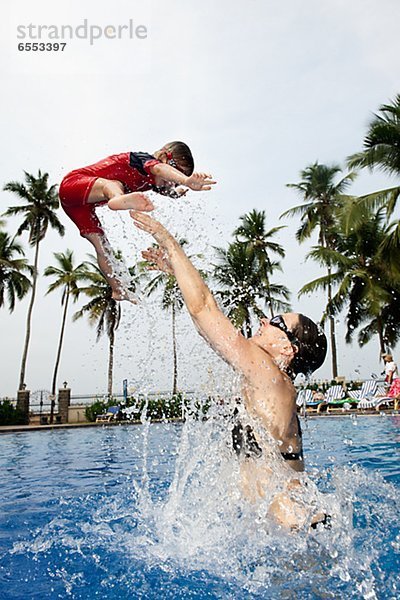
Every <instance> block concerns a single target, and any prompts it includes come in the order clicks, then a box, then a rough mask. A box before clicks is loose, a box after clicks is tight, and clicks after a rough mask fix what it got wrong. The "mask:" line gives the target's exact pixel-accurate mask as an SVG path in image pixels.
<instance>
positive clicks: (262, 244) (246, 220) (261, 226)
mask: <svg viewBox="0 0 400 600" xmlns="http://www.w3.org/2000/svg"><path fill="white" fill-rule="evenodd" d="M265 218H266V217H265V211H263V210H262V211H257V210H252V211H250V212H249V213H247V214H245V215H243V216H241V217H240V220H241V221H242V224H241V225H240V226H239V227H238V228H237V229H235V231H234V232H233V235H234V236H236V237H237V238H242V240H243V241H244V242H245V243H246V247H247V251H248V252H250V253H251V254H254V258H255V261H256V263H257V265H258V269H259V274H260V275H261V274H262V277H263V279H264V284H265V288H266V290H267V292H266V297H267V304H268V307H269V310H270V313H271V316H272V317H273V316H274V305H275V304H276V299H273V298H272V296H271V293H272V288H271V284H270V282H269V276H270V275H271V274H272V273H273V271H274V270H276V269H279V270H282V269H281V266H280V263H279V262H276V261H272V260H271V258H270V253H271V252H272V253H273V254H277V255H278V256H279V257H280V258H284V257H285V250H284V249H283V247H282V246H281V245H280V244H278V243H277V242H274V241H272V238H273V237H274V236H275V235H276V234H277V233H278V232H279V231H280V230H281V229H284V228H285V226H284V225H283V226H281V227H273V228H272V229H269V230H268V231H266V223H265ZM288 297H289V293H288V292H287V296H286V299H288ZM278 305H279V301H278Z"/></svg>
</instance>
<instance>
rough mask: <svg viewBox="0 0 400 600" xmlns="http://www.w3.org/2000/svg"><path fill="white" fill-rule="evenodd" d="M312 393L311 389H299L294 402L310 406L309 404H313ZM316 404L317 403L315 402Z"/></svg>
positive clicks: (298, 404)
mask: <svg viewBox="0 0 400 600" xmlns="http://www.w3.org/2000/svg"><path fill="white" fill-rule="evenodd" d="M312 399H313V393H312V390H308V389H305V390H299V392H298V394H297V398H296V404H297V406H300V407H301V406H304V404H305V405H306V406H310V404H313V401H312ZM316 404H318V403H316Z"/></svg>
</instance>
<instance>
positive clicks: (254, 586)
mask: <svg viewBox="0 0 400 600" xmlns="http://www.w3.org/2000/svg"><path fill="white" fill-rule="evenodd" d="M367 422H368V423H367ZM333 429H334V430H335V435H336V437H337V440H336V442H337V443H336V442H334V443H333V444H332V440H331V439H330V438H332V437H333V436H332V431H333ZM307 430H308V431H307ZM338 430H340V434H338ZM327 432H330V438H329V440H330V443H329V444H327V441H326V439H327V438H326V437H325V435H326V434H327ZM372 433H373V435H372ZM393 433H394V427H393V424H392V423H391V422H389V419H378V418H375V419H364V423H363V424H362V425H361V426H360V425H355V424H354V423H352V422H351V421H350V419H346V418H342V419H335V421H334V422H333V420H329V419H327V420H325V421H323V420H322V421H321V420H320V421H319V422H311V423H310V424H309V425H308V426H307V427H306V432H305V438H306V444H307V438H309V439H310V440H311V445H310V447H309V448H308V449H307V447H306V450H308V454H309V455H310V456H311V461H310V462H311V464H310V469H309V475H308V479H309V490H308V491H307V494H308V497H307V501H310V500H311V499H312V498H314V499H315V497H318V501H319V502H321V498H322V499H324V501H325V507H329V510H330V512H331V514H332V515H333V517H334V518H333V522H332V529H330V530H325V529H323V528H319V529H317V531H315V532H312V533H311V534H310V533H309V532H308V531H307V530H306V529H303V530H301V531H299V532H296V533H289V532H287V531H284V530H282V529H281V528H279V527H278V526H277V525H274V523H273V522H271V520H269V519H268V518H266V516H265V515H266V508H267V503H268V500H266V501H265V502H264V501H263V502H260V503H259V504H257V505H255V506H253V505H250V504H247V503H246V502H245V501H244V500H243V498H242V495H241V492H240V476H239V466H238V461H237V458H236V455H235V454H234V453H233V452H232V449H231V437H230V435H231V423H230V421H229V419H227V418H226V416H223V415H221V414H218V412H217V411H214V413H213V414H211V418H210V419H208V420H207V421H205V422H201V421H196V420H193V419H189V420H188V421H187V422H186V423H185V424H184V425H183V426H178V425H172V424H160V425H150V424H149V423H148V422H145V423H144V424H143V425H141V426H138V427H119V428H113V429H102V430H99V429H96V430H91V431H90V432H88V431H85V432H83V431H74V432H72V431H70V432H65V433H64V432H57V435H56V436H55V435H54V434H51V432H49V433H48V435H47V438H46V441H47V443H48V449H47V451H48V453H49V454H50V452H53V453H54V449H55V448H54V445H55V442H56V441H57V439H56V438H58V442H59V443H60V445H62V446H63V448H64V453H63V464H64V465H70V469H68V468H67V469H64V471H63V476H64V481H63V482H60V480H59V478H58V479H57V478H55V473H54V470H53V471H50V473H47V475H46V476H43V475H42V477H41V485H42V487H43V486H44V488H45V489H44V490H42V494H41V497H40V498H35V495H34V494H33V493H32V495H30V497H29V502H28V500H27V499H26V498H24V499H22V498H21V499H18V498H17V499H15V498H14V500H13V502H14V504H15V503H17V504H18V503H23V504H25V505H26V507H29V508H26V509H25V510H26V511H27V514H28V517H29V515H30V520H29V518H28V521H26V519H27V516H26V515H25V524H24V526H22V525H20V526H19V525H18V519H17V523H16V524H15V522H14V521H13V523H14V527H15V528H16V533H17V534H19V540H18V541H15V533H14V534H13V536H12V537H13V542H12V544H11V547H10V548H9V549H8V550H6V551H5V552H4V551H2V556H1V561H0V565H1V569H2V570H1V573H2V574H3V575H2V577H3V579H5V580H6V581H7V582H8V583H9V584H10V585H13V586H15V587H14V591H15V589H16V588H17V589H20V590H22V591H23V590H24V583H23V581H22V578H21V580H19V579H18V575H17V572H18V571H17V570H16V569H15V566H16V565H20V567H21V568H23V571H22V572H23V573H25V575H26V577H27V579H28V580H29V581H30V582H31V583H30V585H32V582H35V584H34V585H35V586H37V593H38V596H37V597H39V595H40V589H41V588H43V590H44V591H46V590H47V591H48V590H49V585H51V586H52V589H53V590H54V592H53V595H52V596H51V597H65V594H66V593H67V594H69V595H70V596H72V597H74V598H81V597H82V598H85V597H88V596H87V593H88V590H89V589H90V590H91V592H90V594H91V595H90V597H96V596H97V595H98V596H99V597H102V598H125V597H126V598H131V597H146V598H148V597H154V598H156V597H166V598H168V597H170V598H177V597H182V598H186V597H199V598H200V597H232V598H233V597H235V598H241V597H243V598H250V597H254V598H256V597H257V598H265V597H267V598H268V597H271V598H280V597H282V598H284V597H293V595H296V597H299V598H326V597H328V598H337V597H348V598H379V597H385V598H386V597H387V598H395V597H396V596H397V592H398V590H397V587H396V586H397V581H396V568H397V569H398V564H399V552H400V537H399V536H398V528H399V521H400V519H399V517H398V511H397V508H396V507H397V504H398V485H399V478H398V475H399V471H398V466H397V462H396V457H395V456H393V450H394V448H395V446H396V448H398V440H395V441H393V437H394V436H393ZM377 434H378V435H380V436H381V437H380V439H382V435H385V436H386V442H384V441H382V442H381V445H380V447H378V445H377V444H375V445H374V444H373V443H372V442H370V443H369V445H364V446H363V444H362V443H361V441H362V440H364V442H365V438H367V439H368V441H370V440H372V439H373V438H375V439H376V435H377ZM30 435H31V441H30V442H29V443H28V442H27V441H25V442H24V443H25V444H26V446H25V447H24V449H23V451H22V453H20V455H21V456H22V455H23V456H24V457H25V458H24V460H25V461H27V462H29V458H28V451H29V453H30V452H31V451H32V447H31V446H32V443H35V439H34V437H32V434H30ZM42 435H44V432H43V433H42ZM60 435H61V436H63V437H64V439H63V440H62V442H60ZM10 437H11V436H10ZM15 437H16V436H15ZM350 439H352V440H353V443H352V444H349V443H348V442H349V440H350ZM345 440H347V443H344V441H345ZM18 443H21V441H19V442H18V441H16V440H14V441H13V442H12V444H13V446H14V448H13V450H15V444H18ZM10 444H11V442H10ZM314 445H315V448H317V452H316V451H315V449H314V447H313V446H314ZM390 452H392V454H391V458H390ZM332 453H333V454H332ZM5 456H6V457H7V456H8V452H7V448H6V452H5ZM10 456H11V452H10ZM30 456H32V454H30ZM333 458H335V460H333ZM349 458H350V459H351V460H349ZM313 459H314V460H315V459H317V460H318V461H319V462H320V461H321V459H322V461H323V463H324V466H321V464H319V465H316V464H315V463H313ZM372 460H374V461H375V465H374V466H375V467H376V466H377V465H378V463H379V471H378V470H376V468H372V469H371V468H370V465H369V462H368V461H372ZM335 463H336V464H335ZM368 465H369V466H368ZM17 466H18V467H19V472H20V473H22V476H23V477H26V475H27V473H28V468H27V469H26V470H25V471H24V469H22V471H21V466H22V462H20V463H19V465H17ZM317 466H318V469H317ZM29 471H30V472H31V480H32V481H31V483H30V484H29V485H27V486H25V490H26V492H27V491H28V490H30V491H31V492H33V491H34V488H35V485H36V483H38V473H39V471H38V470H37V469H35V468H33V472H32V464H30V465H29ZM384 475H385V476H384ZM47 476H51V477H52V478H53V484H52V485H50V483H49V482H48V480H47ZM43 482H46V483H43ZM9 487H10V483H9V482H6V488H9ZM58 488H61V492H62V493H61V499H57V489H58ZM41 489H42V488H41ZM12 492H13V489H12V486H11V489H9V500H10V504H11V499H12ZM3 506H4V510H5V513H6V514H7V513H8V512H9V511H10V510H11V508H10V506H9V504H8V503H7V497H6V498H5V502H4V504H3ZM39 506H40V511H39ZM30 513H31V514H30ZM14 517H15V515H14ZM36 521H39V526H37V523H36ZM9 523H11V521H9ZM27 524H28V526H27ZM27 529H28V531H27ZM29 530H31V532H30V533H29ZM396 536H397V537H396ZM396 566H397V567H396ZM49 582H50V583H49ZM25 586H26V584H25ZM46 586H47V587H46ZM35 589H36V587H35ZM42 593H43V591H42ZM22 595H23V594H22ZM6 597H7V596H6ZM10 597H11V594H10ZM13 597H15V596H13ZM21 597H22V596H21ZM29 597H36V596H29Z"/></svg>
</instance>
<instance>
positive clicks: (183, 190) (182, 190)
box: [175, 185, 189, 198]
mask: <svg viewBox="0 0 400 600" xmlns="http://www.w3.org/2000/svg"><path fill="white" fill-rule="evenodd" d="M188 191H189V188H187V187H183V186H181V185H179V186H178V187H176V188H175V194H177V195H178V198H182V196H186V194H187V193H188Z"/></svg>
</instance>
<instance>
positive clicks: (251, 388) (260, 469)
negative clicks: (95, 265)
mask: <svg viewBox="0 0 400 600" xmlns="http://www.w3.org/2000/svg"><path fill="white" fill-rule="evenodd" d="M131 217H132V218H133V220H134V223H135V225H136V227H138V228H139V229H142V230H144V231H147V232H148V233H150V234H151V235H152V236H153V237H154V239H155V240H156V242H157V243H158V245H159V248H149V249H148V250H146V251H144V252H142V255H143V258H145V259H146V260H147V261H148V262H150V263H152V264H153V265H154V267H153V268H157V269H159V270H161V271H165V272H167V273H171V274H173V275H174V276H175V277H176V281H177V283H178V285H179V287H180V290H181V292H182V296H183V298H184V301H185V304H186V306H187V309H188V311H189V313H190V315H191V317H192V319H193V321H194V324H195V325H196V327H197V329H198V331H199V333H200V334H201V335H202V336H203V337H204V338H205V339H206V341H207V342H208V344H209V345H210V346H211V347H212V348H213V349H214V350H215V351H216V352H217V353H218V354H219V355H220V356H221V357H222V358H223V359H224V360H225V361H226V362H227V363H229V364H230V365H231V366H232V367H233V368H234V369H235V370H236V371H237V372H238V373H240V374H241V375H242V378H243V398H244V402H245V408H246V411H247V412H248V413H249V414H250V415H251V416H252V417H255V418H256V419H258V420H259V422H260V423H261V425H262V427H263V428H264V429H265V431H266V432H268V434H269V435H270V436H272V438H274V439H275V440H276V447H277V449H278V452H279V454H280V456H281V459H282V460H283V461H284V462H285V463H286V464H287V465H288V466H289V467H291V471H290V472H291V473H292V475H293V471H297V472H298V471H303V470H304V462H303V448H302V439H301V430H300V423H299V419H298V417H297V412H296V390H295V388H294V385H293V383H292V379H294V377H295V376H296V375H297V373H304V374H306V375H308V374H310V373H312V372H313V371H315V370H316V369H318V368H319V367H320V366H321V365H322V363H323V362H324V359H325V355H326V348H327V343H326V337H325V334H324V333H323V331H322V330H321V329H319V327H317V325H316V324H315V323H314V322H313V321H312V320H311V319H309V318H308V317H305V316H304V315H301V314H298V313H286V314H283V315H278V316H276V317H274V318H272V319H262V320H261V323H260V328H259V330H258V331H257V333H256V334H255V335H254V336H253V337H251V338H250V339H246V338H245V337H244V336H243V335H242V334H241V332H240V331H239V330H237V329H236V328H235V327H234V326H233V324H232V323H231V322H230V321H229V319H228V318H227V317H226V316H225V315H224V314H223V313H222V311H221V310H220V309H219V307H218V305H217V303H216V301H215V299H214V297H213V295H212V294H211V292H210V290H209V289H208V287H207V285H206V284H205V282H204V280H203V279H202V277H201V275H200V274H199V272H198V271H197V269H196V268H195V267H194V266H193V264H192V263H191V261H190V260H189V258H188V257H187V256H186V254H185V253H184V251H183V250H182V247H181V246H180V245H179V244H178V242H177V241H176V240H175V239H174V237H173V236H172V235H171V234H170V233H169V232H168V231H167V229H166V228H165V227H164V226H163V225H161V223H159V222H158V221H156V220H155V219H153V218H152V217H150V216H149V215H148V214H145V213H142V212H137V211H131ZM233 443H234V448H235V450H236V452H237V454H238V455H240V456H241V458H242V460H241V473H242V480H243V484H244V491H245V494H246V496H247V497H248V499H249V500H252V501H255V500H256V499H257V498H260V497H261V498H262V497H263V496H264V493H265V489H266V486H268V483H269V480H270V478H271V474H272V470H271V466H270V459H269V458H268V456H269V457H270V455H271V448H270V447H268V446H266V444H265V440H264V439H261V437H260V436H256V435H255V432H254V431H253V430H252V429H251V427H250V426H249V425H246V426H245V427H243V426H242V424H241V423H238V424H237V425H236V426H235V428H234V431H233ZM268 461H269V463H268ZM300 485H301V484H300V481H299V479H298V478H297V477H293V476H291V477H288V478H287V480H286V483H285V486H284V488H283V490H282V491H281V492H280V493H278V494H277V495H276V496H275V498H274V500H273V502H272V503H271V506H270V512H271V513H272V514H273V516H274V517H275V518H276V520H277V521H278V522H280V523H282V524H284V525H287V526H289V527H296V526H298V525H302V524H303V523H304V520H305V519H306V518H307V517H306V511H305V510H304V509H303V508H302V507H300V506H299V505H298V503H297V502H296V501H293V500H292V497H291V491H292V490H293V489H294V488H298V487H299V486H300ZM317 520H318V517H317Z"/></svg>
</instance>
